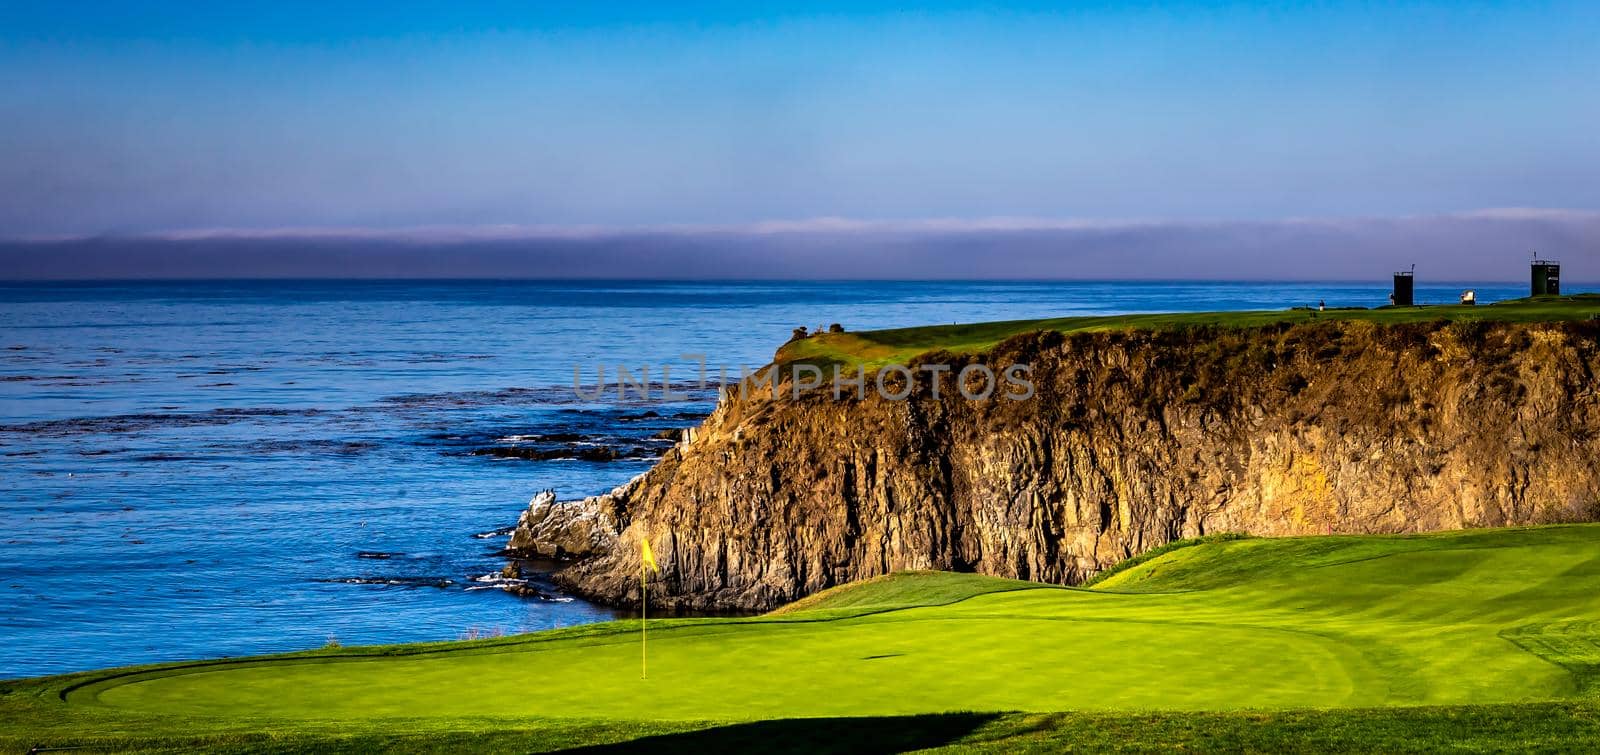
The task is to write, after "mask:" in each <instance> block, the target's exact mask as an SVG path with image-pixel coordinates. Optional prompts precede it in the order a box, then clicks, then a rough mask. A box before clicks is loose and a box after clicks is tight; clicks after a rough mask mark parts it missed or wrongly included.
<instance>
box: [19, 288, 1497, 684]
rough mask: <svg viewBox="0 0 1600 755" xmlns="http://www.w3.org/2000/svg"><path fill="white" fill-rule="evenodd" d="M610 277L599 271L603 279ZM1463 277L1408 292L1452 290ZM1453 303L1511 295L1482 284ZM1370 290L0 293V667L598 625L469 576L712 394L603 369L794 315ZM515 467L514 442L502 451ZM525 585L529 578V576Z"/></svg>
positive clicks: (764, 348) (1070, 306)
mask: <svg viewBox="0 0 1600 755" xmlns="http://www.w3.org/2000/svg"><path fill="white" fill-rule="evenodd" d="M618 272H619V273H626V271H618ZM1463 287H1465V284H1453V285H1449V286H1442V287H1422V288H1419V290H1418V297H1417V298H1418V300H1419V301H1420V302H1446V301H1453V300H1454V299H1455V296H1456V294H1457V293H1458V292H1459V291H1460V289H1461V288H1463ZM1477 289H1478V292H1479V296H1480V299H1482V300H1485V301H1494V300H1498V299H1504V298H1511V297H1514V296H1520V295H1522V294H1523V287H1522V286H1507V285H1480V286H1477ZM1387 292H1388V289H1387V282H1374V283H1353V284H1320V283H1319V284H1254V283H1251V284H1243V283H1241V284H1192V283H1166V284H1151V283H1038V284H1034V283H1006V284H994V283H637V282H582V283H543V282H223V283H218V282H184V283H138V284H37V285H36V284H0V409H3V410H0V461H3V465H4V466H3V467H0V521H3V524H4V526H3V530H0V603H3V606H4V610H3V611H0V678H8V677H18V676H27V675H36V674H48V673H58V672H65V671H74V670H81V669H89V668H96V667H102V666H110V665H119V664H130V663H148V662H153V661H167V660H177V659H185V658H200V657H218V656H228V655H241V654H247V653H263V652H271V651H284V650H296V649H303V648H311V647H318V646H321V645H323V644H324V643H326V642H327V641H328V640H329V638H330V637H331V638H336V639H337V640H338V641H339V642H341V643H344V644H346V645H351V644H368V643H387V642H405V641H415V640H439V639H451V638H456V637H460V636H464V635H467V634H470V633H472V632H474V631H476V632H479V633H483V632H506V633H511V632H524V631H531V630H537V629H544V628H549V627H557V626H564V625H570V624H575V623H580V622H588V621H596V620H602V619H607V618H612V617H614V616H616V615H617V614H614V613H613V612H612V611H610V610H608V609H605V608H602V607H598V606H593V605H589V604H586V603H584V602H582V601H578V600H573V599H571V598H568V597H564V596H561V595H559V594H557V593H551V594H549V595H548V596H547V597H545V598H537V597H519V596H516V595H512V594H510V593H508V592H506V591H504V590H502V589H500V585H499V584H498V583H496V582H495V581H494V580H493V579H492V575H494V573H496V572H498V570H499V569H500V567H501V566H503V563H504V562H503V561H502V560H501V559H499V558H497V557H496V556H495V555H494V553H495V552H496V551H497V550H499V549H500V548H501V547H503V545H504V542H505V537H504V534H503V533H502V532H501V531H502V530H503V528H505V527H507V526H508V525H510V524H512V523H514V522H515V520H516V517H517V514H518V513H519V512H520V511H521V509H522V508H523V507H524V506H525V505H526V504H527V501H528V499H529V498H530V497H532V496H533V495H534V494H535V493H536V492H538V491H539V490H541V489H545V488H553V489H555V490H556V491H557V493H558V494H559V495H560V496H561V497H562V498H563V499H565V498H574V497H579V496H583V495H589V494H593V493H597V492H603V491H605V490H608V489H609V488H611V487H612V486H614V485H617V484H619V483H622V482H624V481H626V480H627V479H628V478H630V477H632V476H633V475H636V474H638V473H640V472H642V471H644V470H645V469H647V468H648V467H649V465H650V463H651V462H650V459H651V458H653V457H654V456H655V455H657V454H659V452H660V450H661V448H663V447H664V446H665V445H666V444H669V443H670V441H665V440H661V439H658V438H656V437H655V436H656V435H657V434H658V433H660V432H661V431H664V430H670V429H672V428H678V427H684V426H688V425H693V424H695V423H696V422H698V420H699V418H700V417H702V416H703V415H704V414H705V413H706V412H708V411H709V410H710V407H711V397H710V396H709V395H707V393H706V392H704V391H699V392H691V394H690V397H689V398H688V399H687V400H680V401H675V402H673V403H662V402H659V401H657V402H652V403H648V404H646V403H641V402H638V401H633V402H629V403H623V402H618V401H616V400H615V399H614V398H612V397H610V396H608V397H607V398H604V399H601V400H599V401H593V400H584V399H581V398H579V397H578V396H577V395H576V394H575V392H574V391H573V390H572V383H573V368H574V367H575V366H581V367H582V368H583V370H584V375H585V378H584V379H585V382H586V384H587V385H588V386H590V387H592V384H593V383H594V380H595V378H594V369H595V365H597V364H604V365H605V366H606V371H607V375H608V378H610V376H612V375H614V370H615V365H617V364H619V363H621V364H627V365H630V366H631V367H632V368H634V369H635V370H637V369H638V368H639V367H641V366H644V365H649V368H650V370H651V375H652V378H653V379H656V380H659V374H660V373H659V370H660V365H663V364H668V365H671V366H672V374H673V379H674V380H687V379H692V378H693V377H694V375H695V373H696V372H697V370H698V360H697V359H696V358H694V357H686V356H685V355H693V354H704V355H706V357H707V359H708V361H709V362H710V363H711V364H712V365H718V364H721V365H727V366H728V367H729V368H731V369H732V370H735V371H737V369H738V367H739V366H740V365H749V366H751V367H752V368H753V367H756V366H759V365H761V364H764V363H765V362H766V361H767V359H768V358H769V357H770V356H771V355H772V352H773V350H774V349H775V348H776V347H777V346H778V345H779V344H781V343H782V342H783V341H784V340H785V339H786V338H788V336H789V331H790V330H791V329H792V328H794V327H795V326H797V325H805V326H807V327H815V326H816V325H818V324H822V323H832V322H840V323H843V324H844V325H845V326H846V327H847V328H849V329H870V328H887V327H899V326H910V325H926V324H931V323H948V322H968V321H976V320H1000V319H1019V318H1034V317H1057V316H1065V315H1075V314H1109V313H1123V312H1158V311H1180V310H1214V309H1278V308H1284V307H1290V306H1296V305H1306V304H1314V303H1316V302H1317V301H1318V300H1326V302H1327V303H1328V305H1329V306H1342V305H1365V306H1376V305H1380V304H1383V303H1384V302H1385V298H1386V295H1387ZM525 457H533V458H525ZM534 585H535V586H536V587H537V586H540V583H538V582H537V581H536V582H535V583H534ZM547 592H548V589H547Z"/></svg>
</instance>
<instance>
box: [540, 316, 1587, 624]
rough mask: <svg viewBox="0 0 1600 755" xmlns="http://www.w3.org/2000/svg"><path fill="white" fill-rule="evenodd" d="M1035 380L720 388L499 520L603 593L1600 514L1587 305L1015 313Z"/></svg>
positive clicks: (722, 601)
mask: <svg viewBox="0 0 1600 755" xmlns="http://www.w3.org/2000/svg"><path fill="white" fill-rule="evenodd" d="M922 361H923V362H926V363H946V364H952V365H954V367H955V369H957V370H959V369H960V367H961V366H962V365H964V364H968V363H976V362H981V363H984V364H987V365H990V366H991V367H993V368H994V369H995V370H996V371H997V372H998V371H999V370H1000V369H1002V368H1003V367H1005V366H1007V365H1010V364H1014V363H1028V364H1031V365H1032V368H1033V375H1032V377H1033V382H1034V384H1035V386H1036V395H1035V396H1034V397H1033V398H1032V399H1031V400H1027V401H1011V400H1007V399H1003V398H994V399H991V400H989V401H982V402H978V401H970V400H968V399H966V398H964V397H962V396H960V395H959V394H958V393H957V392H956V390H955V385H954V379H953V378H951V377H949V376H948V375H947V376H946V377H945V382H944V384H943V387H942V390H941V394H942V395H941V396H940V397H939V398H934V397H933V396H932V395H931V387H930V386H929V385H928V384H927V382H926V381H925V380H924V381H922V382H921V384H919V385H918V386H917V389H916V391H915V392H914V393H913V395H912V397H911V398H910V399H909V400H905V401H891V400H887V399H884V398H882V397H880V396H878V395H875V393H874V394H873V395H869V396H868V397H866V398H861V399H858V398H856V397H854V396H850V395H846V396H845V397H844V398H835V397H834V395H833V392H832V390H831V389H830V388H821V389H816V390H812V391H809V392H807V393H804V394H802V395H801V396H800V397H799V398H798V399H794V398H790V397H789V396H788V395H787V391H785V394H784V395H783V396H781V397H779V398H776V399H774V398H772V397H771V395H770V394H769V393H763V392H760V391H755V392H752V395H750V396H748V397H744V398H741V397H739V396H737V395H733V396H727V397H725V398H724V399H723V401H722V403H721V404H720V405H719V407H718V408H717V410H716V411H715V413H714V414H712V415H711V417H709V418H708V419H707V420H706V421H705V423H704V424H703V425H702V426H701V427H700V428H698V429H697V430H695V431H694V432H692V433H690V434H689V438H688V439H686V440H685V441H684V442H682V443H680V444H679V445H678V446H677V447H676V448H675V449H673V450H671V451H669V452H668V453H667V454H666V456H665V457H664V458H663V459H662V460H661V462H660V463H659V464H658V465H657V466H656V467H655V468H654V469H652V470H651V471H650V472H648V473H646V474H645V475H643V476H642V477H640V478H638V479H636V480H634V481H632V482H630V483H629V484H628V485H625V486H623V487H621V488H618V489H617V490H616V491H613V492H612V493H611V494H608V495H606V496H597V497H594V498H589V499H584V500H582V501H572V502H566V503H554V502H552V501H550V500H545V501H543V502H539V501H536V502H535V503H534V505H533V506H532V507H530V511H529V512H528V513H525V514H524V515H523V519H522V522H521V524H520V526H519V528H518V530H517V532H516V533H515V536H514V539H513V541H512V545H513V546H514V547H515V548H517V549H521V550H524V551H527V552H538V553H541V554H544V555H559V556H566V557H576V558H578V559H579V560H578V561H576V562H575V563H574V564H573V565H571V566H570V567H568V568H567V569H565V570H564V571H563V572H561V573H560V574H558V575H557V579H558V581H559V582H561V583H562V584H563V585H565V586H566V587H568V588H570V589H572V590H574V591H576V592H579V593H581V594H584V595H587V596H590V597H593V598H596V599H598V600H602V601H606V602H612V603H620V604H629V603H634V602H637V600H638V597H639V596H638V591H639V584H638V582H639V579H638V575H639V562H638V540H639V538H640V537H641V536H646V537H649V538H650V541H651V544H652V546H653V548H654V552H655V554H656V558H657V560H658V562H659V563H660V565H661V568H662V574H661V578H660V581H659V583H658V586H656V587H653V588H652V591H651V603H652V605H655V604H656V603H657V602H658V601H660V603H662V604H664V605H666V606H675V607H680V608H688V609H745V610H763V609H768V608H772V607H774V606H777V605H780V604H782V603H784V602H787V601H791V600H794V599H796V598H799V597H802V596H804V595H807V594H810V593H812V592H816V591H818V590H821V589H823V588H826V587H830V586H833V585H837V584H840V583H844V582H849V581H852V580H856V579H861V578H864V577H872V576H876V575H880V574H884V573H887V572H891V571H895V570H899V569H955V570H976V571H979V572H983V573H986V574H993V575H997V576H1004V577H1015V578H1020V579H1031V580H1038V581H1044V582H1058V583H1076V582H1079V581H1082V580H1084V579H1085V578H1087V577H1089V576H1091V575H1093V574H1094V573H1095V572H1096V571H1098V570H1100V569H1103V568H1105V567H1107V566H1109V565H1111V564H1113V563H1116V562H1117V561H1119V560H1121V559H1124V558H1127V557H1129V556H1132V555H1135V554H1138V553H1140V552H1142V551H1145V550H1148V549H1150V548H1153V547H1156V546H1159V545H1162V544H1164V543H1166V542H1168V541H1171V540H1174V539H1178V538H1183V537H1191V536H1197V535H1202V534H1206V533H1214V532H1245V533H1252V534H1258V535H1301V534H1324V533H1329V532H1338V533H1379V532H1416V531H1427V530H1440V529H1456V528H1464V527H1495V526H1503V525H1515V524H1535V523H1546V522H1564V521H1579V520H1594V519H1596V518H1600V393H1597V388H1596V384H1595V374H1596V371H1597V369H1600V324H1597V323H1565V324H1561V323H1552V324H1486V323H1457V324H1448V325H1446V324H1419V325H1390V326H1374V325H1371V324H1369V323H1339V322H1328V323H1322V324H1313V325H1301V326H1293V327H1288V326H1283V327H1267V328H1260V329H1250V330H1218V329H1195V330H1183V331H1165V332H1152V331H1143V332H1140V331H1129V332H1111V333H1095V334H1075V335H1067V336H1063V335H1060V334H1053V333H1040V334H1033V335H1028V336H1022V337H1018V338H1014V339H1012V340H1010V341H1008V342H1006V343H1004V344H1001V345H1000V346H999V347H997V348H995V349H994V350H993V351H991V352H990V353H987V354H982V355H978V356H953V355H949V354H938V353H935V354H930V355H926V356H925V357H924V358H923V359H922Z"/></svg>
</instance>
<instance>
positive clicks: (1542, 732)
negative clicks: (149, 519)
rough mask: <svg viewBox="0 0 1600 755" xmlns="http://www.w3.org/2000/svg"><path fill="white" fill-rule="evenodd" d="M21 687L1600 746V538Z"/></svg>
mask: <svg viewBox="0 0 1600 755" xmlns="http://www.w3.org/2000/svg"><path fill="white" fill-rule="evenodd" d="M639 628H640V627H639V623H638V622H637V621H631V622H630V621H619V622H611V623H606V624H596V625H589V626H583V627H575V628H570V629H566V630H557V631H552V632H543V633H536V634H529V635H521V636H515V637H507V638H498V639H491V640H478V641H468V642H455V643H435V644H426V645H410V646H385V647H371V648H326V649H321V650H315V651H309V652H304V653H297V654H288V655H279V656H269V657H259V658H241V659H226V660H217V661H206V662H194V663H180V664H167V665H161V666H149V667H140V668H129V669H110V670H105V671H96V672H89V673H83V674H74V675H68V676H58V677H50V678H43V679H32V680H21V681H9V682H0V748H4V749H6V750H8V751H17V752H21V751H25V750H28V749H29V748H31V747H36V746H39V747H76V748H87V749H91V750H92V749H133V750H154V751H166V750H170V751H178V750H188V749H193V748H195V747H206V748H211V749H218V750H224V751H227V750H234V751H253V750H263V749H271V750H291V751H292V750H305V751H327V750H356V751H360V750H372V749H383V748H395V747H403V748H405V749H410V750H428V749H440V750H444V749H462V748H467V749H473V750H475V751H496V752H499V751H505V752H518V751H547V750H559V749H565V748H570V747H606V746H653V747H656V748H658V749H666V750H703V749H705V748H714V747H722V746H729V747H736V746H743V747H763V748H765V749H778V750H782V749H796V750H815V749H838V750H846V751H849V750H904V749H919V748H926V747H940V746H949V747H955V748H961V749H966V748H977V749H983V748H996V749H1013V748H1019V747H1023V748H1025V747H1047V748H1061V747H1086V748H1095V749H1100V748H1127V749H1147V748H1157V747H1162V746H1173V745H1188V746H1196V747H1201V746H1203V747H1222V748H1230V749H1284V748H1295V749H1301V748H1316V749H1330V748H1331V749H1365V748H1371V747H1380V748H1381V749H1384V750H1389V751H1394V750H1404V749H1433V748H1437V747H1443V746H1451V747H1462V748H1467V749H1498V748H1506V747H1517V748H1535V749H1538V748H1546V749H1570V748H1574V747H1578V748H1580V749H1582V748H1583V747H1585V746H1596V745H1600V699H1597V698H1596V697H1595V695H1596V693H1597V691H1600V684H1597V680H1600V526H1596V525H1571V526H1551V527H1537V528H1517V529H1502V530H1473V531H1463V532H1447V533H1439V534H1429V535H1409V536H1328V537H1307V538H1281V539H1266V538H1243V537H1230V536H1220V537H1219V536H1213V537H1210V538H1205V539H1202V540H1199V541H1185V542H1181V543H1177V544H1174V545H1172V546H1169V547H1167V548H1163V549H1160V550H1158V551H1156V552H1153V553H1150V554H1146V556H1143V557H1140V558H1138V559H1134V560H1133V561H1130V562H1126V563H1125V564H1123V565H1122V566H1121V567H1119V568H1117V569H1114V570H1111V571H1109V572H1107V573H1106V575H1104V576H1103V577H1102V579H1100V580H1099V581H1098V582H1096V583H1094V584H1092V585H1090V586H1088V587H1085V588H1064V587H1058V586H1051V585H1041V584H1034V583H1028V582H1018V581H1012V580H1002V579H995V578H990V577H984V576H979V575H973V574H952V573H939V572H908V573H899V574H895V575H891V576H887V577H883V578H879V579H875V580H868V581H866V582H861V583H856V584H852V585H846V586H843V587H839V588H835V589H833V590H829V591H827V592H824V593H820V594H818V595H815V596H812V597H810V598H807V599H805V600H802V601H800V602H798V603H795V604H792V605H790V606H787V607H785V608H783V609H780V610H778V611H775V612H772V613H770V614H766V615H762V616H757V617H745V618H727V619H706V618H695V619H661V620H655V619H652V620H651V622H650V633H649V641H648V653H649V656H648V662H649V666H648V678H641V661H642V659H641V647H640V636H639Z"/></svg>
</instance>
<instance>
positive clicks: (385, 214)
mask: <svg viewBox="0 0 1600 755" xmlns="http://www.w3.org/2000/svg"><path fill="white" fill-rule="evenodd" d="M327 5H332V6H335V7H334V8H332V9H330V8H327V7H323V6H327ZM443 5H445V4H433V3H410V2H381V3H380V2H373V3H301V2H278V3H259V4H257V3H248V4H246V3H229V2H213V3H196V4H185V3H176V2H166V3H117V2H100V3H75V2H58V3H21V2H0V123H4V124H5V125H4V126H0V195H4V196H6V197H7V201H6V202H4V203H0V237H9V238H13V239H15V238H19V237H23V238H34V237H49V236H74V235H98V234H111V235H129V234H149V233H163V232H172V231H185V230H192V229H239V230H247V231H252V232H260V231H270V230H272V229H307V228H322V229H345V230H348V229H361V230H362V232H371V231H374V230H379V231H382V230H399V229H408V228H416V227H423V226H426V227H462V228H471V227H479V226H489V225H495V226H498V225H515V226H536V227H541V228H549V227H561V228H567V227H574V226H584V227H598V228H601V229H613V230H619V229H620V230H626V229H649V228H657V227H662V226H695V227H706V226H716V227H730V226H731V227H740V226H748V225H750V224H757V223H762V222H766V221H807V220H811V219H816V218H850V219H856V220H866V221H917V220H926V219H943V220H953V221H980V220H984V219H992V218H1032V219H1043V220H1048V221H1063V220H1082V221H1113V220H1115V221H1139V222H1146V221H1149V222H1155V221H1159V222H1187V223H1203V222H1260V221H1283V220H1286V219H1291V218H1323V219H1348V218H1395V217H1410V216H1434V215H1448V214H1452V213H1464V212H1472V211H1478V210H1483V209H1488V208H1543V209H1569V210H1592V209H1595V208H1597V207H1600V182H1597V181H1595V180H1594V176H1596V175H1600V136H1597V134H1600V128H1597V127H1596V124H1597V123H1600V87H1596V86H1595V85H1594V81H1595V80H1596V77H1597V76H1600V44H1596V41H1597V40H1600V8H1597V7H1596V4H1594V3H1562V2H1546V3H1540V2H1534V3H1345V2H1322V3H1275V4H1264V3H1253V4H1245V3H1199V2H1189V3H1183V2H1179V3H1160V4H1157V3H1079V4H1071V8H1070V9H1069V10H1064V11H1063V10H1058V9H1052V8H1051V6H1050V5H1047V4H1043V3H1038V4H1010V3H988V4H956V3H938V4H921V5H919V6H917V7H916V8H915V9H912V8H910V7H909V6H894V5H889V4H873V3H839V2H834V3H826V2H825V3H807V4H790V5H787V6H785V5H780V4H764V3H750V2H744V3H689V4H665V3H638V4H630V3H610V4H602V3H559V4H553V3H510V2H500V3H464V4H458V5H459V6H460V7H451V8H443V7H441V6H443Z"/></svg>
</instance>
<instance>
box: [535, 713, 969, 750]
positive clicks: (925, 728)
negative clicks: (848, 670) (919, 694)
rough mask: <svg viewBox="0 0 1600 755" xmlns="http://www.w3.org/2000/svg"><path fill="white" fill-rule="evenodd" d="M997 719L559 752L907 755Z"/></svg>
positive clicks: (767, 730) (743, 727) (781, 731)
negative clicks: (903, 754) (904, 754)
mask: <svg viewBox="0 0 1600 755" xmlns="http://www.w3.org/2000/svg"><path fill="white" fill-rule="evenodd" d="M997 717H998V715H997V714H994V713H943V714H933V715H925V716H883V717H878V718H789V719H781V720H777V721H754V722H751V723H743V724H732V725H729V726H718V727H715V728H711V729H701V730H699V731H689V732H681V733H676V734H658V735H654V736H648V737H641V738H639V739H634V740H630V741H627V742H619V743H617V744H611V745H594V746H588V747H575V748H572V749H568V750H561V752H564V753H620V752H651V753H673V752H684V753H697V754H698V753H706V752H763V753H774V752H796V753H884V752H906V751H909V750H921V749H926V748H929V747H939V746H941V745H947V744H950V743H952V742H955V741H956V740H959V739H961V738H962V737H965V736H967V735H968V734H971V733H972V732H973V731H974V730H976V729H977V728H978V727H980V726H982V725H984V724H986V723H989V722H990V721H993V720H995V719H996V718H997Z"/></svg>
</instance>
